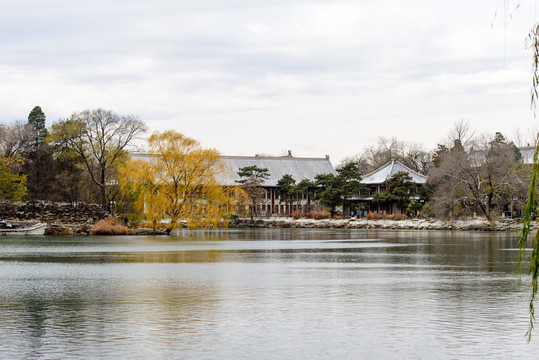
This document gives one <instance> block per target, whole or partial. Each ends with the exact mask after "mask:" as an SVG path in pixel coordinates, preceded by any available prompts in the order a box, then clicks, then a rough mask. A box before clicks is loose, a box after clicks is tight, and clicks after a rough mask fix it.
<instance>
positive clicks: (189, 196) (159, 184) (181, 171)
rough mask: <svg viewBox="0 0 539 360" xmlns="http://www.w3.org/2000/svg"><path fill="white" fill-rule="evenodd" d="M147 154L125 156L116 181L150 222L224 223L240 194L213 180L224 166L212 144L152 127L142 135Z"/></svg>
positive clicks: (207, 226) (171, 224)
mask: <svg viewBox="0 0 539 360" xmlns="http://www.w3.org/2000/svg"><path fill="white" fill-rule="evenodd" d="M148 148H149V156H148V159H147V160H130V161H128V162H127V163H126V164H125V165H124V166H123V167H122V168H121V169H120V187H121V189H122V191H123V192H124V193H125V194H126V195H128V196H130V197H132V199H133V200H134V203H135V207H136V208H137V209H138V210H139V211H141V212H143V213H144V215H145V217H146V221H147V222H148V223H150V224H152V226H154V227H155V226H156V225H157V224H158V223H161V222H164V224H165V226H166V228H167V230H169V231H172V230H174V229H175V228H178V227H182V226H183V225H182V221H185V222H186V223H187V226H188V227H189V228H190V229H194V228H203V229H212V228H222V227H227V226H228V221H229V219H230V216H231V214H233V213H234V212H235V211H236V208H237V204H238V201H239V200H240V201H241V200H242V199H243V198H244V197H245V195H244V194H241V189H237V188H236V187H225V186H222V185H220V184H219V182H218V180H219V179H224V178H225V175H226V171H225V169H224V167H223V163H222V161H221V155H220V154H219V152H218V151H217V150H215V149H204V148H202V147H201V146H200V144H199V143H198V141H196V140H194V139H191V138H189V137H187V136H185V135H183V134H181V133H178V132H176V131H173V130H167V131H164V132H162V133H161V132H155V133H153V135H152V136H150V138H149V139H148Z"/></svg>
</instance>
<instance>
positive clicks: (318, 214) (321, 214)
mask: <svg viewBox="0 0 539 360" xmlns="http://www.w3.org/2000/svg"><path fill="white" fill-rule="evenodd" d="M311 216H312V218H313V219H315V220H322V219H329V216H330V214H329V212H327V211H311Z"/></svg>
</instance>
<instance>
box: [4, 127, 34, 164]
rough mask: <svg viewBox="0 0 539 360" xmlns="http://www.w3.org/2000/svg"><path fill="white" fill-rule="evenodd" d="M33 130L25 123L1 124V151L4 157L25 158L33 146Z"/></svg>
mask: <svg viewBox="0 0 539 360" xmlns="http://www.w3.org/2000/svg"><path fill="white" fill-rule="evenodd" d="M32 139H33V130H32V127H31V126H30V125H28V124H27V123H25V122H23V121H15V122H13V123H11V124H0V151H1V152H2V155H3V156H13V155H19V156H22V157H25V156H26V154H27V152H28V151H29V149H30V146H31V145H32Z"/></svg>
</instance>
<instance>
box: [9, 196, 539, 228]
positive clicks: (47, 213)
mask: <svg viewBox="0 0 539 360" xmlns="http://www.w3.org/2000/svg"><path fill="white" fill-rule="evenodd" d="M0 212H1V215H2V219H3V220H5V221H7V222H11V223H19V224H24V223H26V224H29V223H35V222H44V223H47V229H46V231H45V234H46V235H167V234H168V233H169V232H167V230H166V229H165V227H164V226H163V227H156V228H155V229H154V228H152V227H147V226H144V224H143V223H142V222H141V223H138V224H137V223H135V222H133V221H130V222H128V226H125V223H124V220H123V218H124V217H122V216H120V217H116V216H113V215H110V214H108V213H107V212H106V211H103V210H102V209H101V208H100V207H99V206H98V205H95V204H57V203H56V204H55V203H41V202H37V203H21V204H17V205H16V204H9V203H0ZM521 226H522V225H521V224H520V222H519V221H518V220H516V219H505V220H499V221H492V222H489V221H488V220H486V219H484V218H473V219H463V220H440V219H434V218H414V219H387V218H386V219H381V218H380V219H379V218H374V219H373V218H370V217H367V218H354V217H353V218H347V219H342V218H337V219H331V218H322V219H316V218H294V217H269V218H254V219H251V218H235V219H232V220H231V221H230V223H229V226H228V228H229V229H244V228H313V229H381V230H456V231H514V232H518V231H520V229H521ZM185 228H186V224H183V228H180V229H177V230H174V231H173V232H172V234H178V233H180V232H183V231H184V230H185ZM533 228H537V224H534V226H533Z"/></svg>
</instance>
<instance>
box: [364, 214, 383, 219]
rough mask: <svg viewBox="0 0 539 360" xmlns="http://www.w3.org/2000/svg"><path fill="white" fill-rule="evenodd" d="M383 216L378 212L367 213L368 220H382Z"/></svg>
mask: <svg viewBox="0 0 539 360" xmlns="http://www.w3.org/2000/svg"><path fill="white" fill-rule="evenodd" d="M381 218H382V216H380V214H378V213H368V214H367V220H380V219H381Z"/></svg>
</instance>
